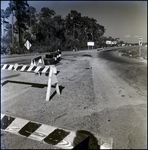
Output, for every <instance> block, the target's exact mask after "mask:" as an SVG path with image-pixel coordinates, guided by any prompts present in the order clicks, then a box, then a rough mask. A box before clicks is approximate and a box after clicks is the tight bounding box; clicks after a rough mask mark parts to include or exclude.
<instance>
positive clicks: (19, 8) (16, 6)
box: [9, 0, 29, 47]
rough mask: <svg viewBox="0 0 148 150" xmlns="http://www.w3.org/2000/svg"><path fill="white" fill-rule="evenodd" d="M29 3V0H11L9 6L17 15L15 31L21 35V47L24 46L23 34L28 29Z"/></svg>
mask: <svg viewBox="0 0 148 150" xmlns="http://www.w3.org/2000/svg"><path fill="white" fill-rule="evenodd" d="M28 7H29V5H28V3H27V1H23V0H20V1H14V0H13V1H10V3H9V8H10V10H11V13H13V12H14V15H15V17H16V20H17V21H16V22H15V27H14V29H15V32H16V33H18V35H19V47H21V46H22V44H23V43H22V35H23V33H24V31H25V30H27V27H26V21H27V20H28V18H29V11H27V10H28V9H27V8H28Z"/></svg>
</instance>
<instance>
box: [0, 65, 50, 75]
mask: <svg viewBox="0 0 148 150" xmlns="http://www.w3.org/2000/svg"><path fill="white" fill-rule="evenodd" d="M51 66H52V65H48V66H34V65H17V64H14V65H12V64H2V65H1V69H2V70H14V71H21V72H32V73H37V72H40V73H44V74H45V73H47V72H49V71H50V67H51Z"/></svg>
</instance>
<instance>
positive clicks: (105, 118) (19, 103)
mask: <svg viewBox="0 0 148 150" xmlns="http://www.w3.org/2000/svg"><path fill="white" fill-rule="evenodd" d="M121 49H124V48H113V49H111V48H110V49H106V50H103V51H97V50H96V49H95V50H85V51H77V52H63V53H62V60H61V62H60V63H58V64H57V65H56V67H57V70H58V71H59V74H58V75H57V79H58V82H59V84H60V85H61V95H60V96H59V95H57V94H54V88H53V89H52V92H53V95H52V98H51V99H50V101H48V102H46V101H45V97H46V90H47V86H46V85H47V81H48V77H47V76H44V75H42V76H37V75H34V74H31V73H23V72H16V71H10V70H2V73H1V83H5V84H3V86H1V98H2V101H1V106H2V109H1V113H3V114H7V115H10V116H15V117H18V118H21V119H26V120H29V121H34V122H37V123H41V124H46V125H49V126H52V127H55V128H56V127H58V128H61V129H66V130H69V131H77V132H76V133H79V132H78V131H79V130H83V132H89V133H91V134H92V135H94V137H97V136H98V137H107V138H111V139H113V148H114V149H146V148H147V134H146V133H147V60H144V59H135V58H128V57H122V56H120V55H119V50H121ZM129 49H130V48H129ZM43 55H44V54H43ZM33 57H35V56H33V55H32V56H22V57H3V58H2V59H1V64H4V63H8V64H9V63H10V64H12V63H21V64H30V60H31V58H33ZM5 81H7V82H5ZM1 139H2V140H1V141H2V148H8V149H9V148H12V149H16V148H17V149H23V148H26V149H37V148H42V149H54V148H55V149H56V148H58V147H56V146H55V145H53V144H47V143H45V142H42V141H37V140H32V139H30V138H26V137H24V136H22V135H21V136H20V135H15V134H13V133H10V132H7V131H4V130H2V134H1ZM67 140H70V138H69V139H67ZM76 143H77V140H76ZM89 144H90V143H89ZM94 147H95V146H94ZM90 148H91V149H92V147H91V146H90ZM95 148H96V147H95Z"/></svg>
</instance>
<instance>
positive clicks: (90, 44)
mask: <svg viewBox="0 0 148 150" xmlns="http://www.w3.org/2000/svg"><path fill="white" fill-rule="evenodd" d="M87 46H88V50H89V46H92V49H93V46H94V42H87Z"/></svg>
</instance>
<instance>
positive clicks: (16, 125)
mask: <svg viewBox="0 0 148 150" xmlns="http://www.w3.org/2000/svg"><path fill="white" fill-rule="evenodd" d="M28 122H29V121H28V120H25V119H21V118H16V119H15V120H14V121H13V122H12V123H11V124H10V125H9V126H8V127H7V128H6V129H5V131H8V132H11V133H14V134H17V135H18V132H19V130H20V129H21V128H22V127H23V126H24V125H26V124H27V123H28Z"/></svg>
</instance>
